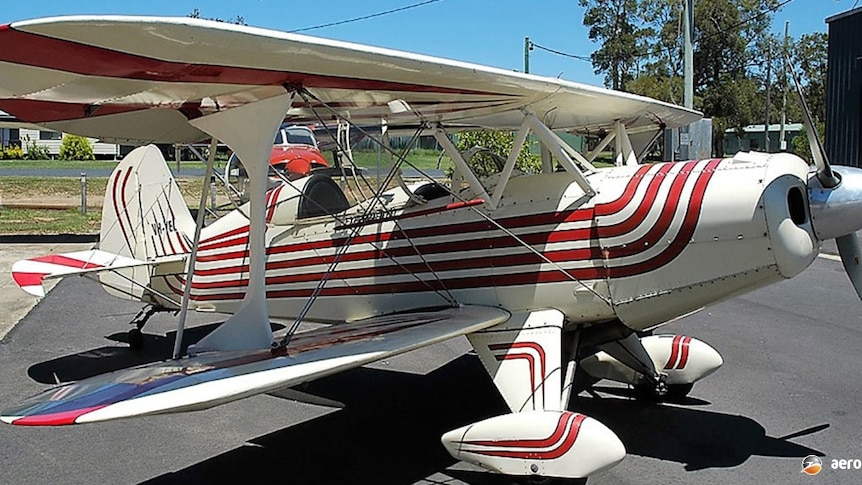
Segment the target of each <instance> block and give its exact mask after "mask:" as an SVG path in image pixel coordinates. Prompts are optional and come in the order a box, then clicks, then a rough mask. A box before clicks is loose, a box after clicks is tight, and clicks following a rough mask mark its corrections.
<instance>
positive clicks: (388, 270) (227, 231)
mask: <svg viewBox="0 0 862 485" xmlns="http://www.w3.org/2000/svg"><path fill="white" fill-rule="evenodd" d="M807 176H808V166H807V165H806V164H805V163H804V162H803V161H802V160H800V159H799V158H797V157H795V156H792V155H786V154H779V155H772V156H770V155H761V154H739V155H738V156H737V157H735V158H729V159H724V160H719V159H716V160H703V161H688V162H677V163H662V164H654V165H641V166H635V167H616V168H608V169H602V170H599V171H597V172H596V173H593V174H591V175H589V177H588V179H589V181H590V184H591V185H592V186H593V187H595V188H596V192H597V195H596V196H594V197H592V198H587V197H585V196H584V192H583V191H582V190H581V189H580V187H579V186H578V185H577V184H576V183H575V182H574V181H573V179H572V177H571V176H570V175H569V174H567V173H565V172H557V173H550V174H538V175H520V176H515V177H512V178H511V180H509V182H508V185H507V186H506V189H505V192H504V195H503V197H502V199H501V200H500V203H499V205H498V206H497V208H496V209H495V210H494V211H488V210H487V209H486V208H485V207H484V206H483V205H473V204H476V203H477V202H476V201H475V200H474V194H473V193H470V189H465V190H463V191H462V192H461V193H460V194H459V196H460V198H461V200H460V201H459V200H455V199H454V198H453V197H451V196H447V197H441V198H438V199H434V200H431V201H429V202H428V203H427V204H423V205H414V206H412V207H410V206H409V205H408V204H405V202H406V201H407V198H406V197H405V196H404V193H403V192H402V191H400V189H395V190H393V191H390V192H389V193H388V195H389V197H387V200H389V203H388V204H389V207H387V210H388V212H380V211H374V210H371V211H365V208H366V207H367V206H363V205H361V204H360V205H356V206H353V207H352V208H350V209H347V210H346V211H344V212H341V213H339V214H338V215H337V219H336V218H333V217H332V216H330V215H321V216H317V217H310V218H305V219H297V218H296V204H295V203H292V201H295V200H296V199H297V197H296V195H297V192H296V189H293V188H291V187H289V186H286V185H285V186H283V187H282V188H281V189H274V190H273V191H271V192H270V194H269V196H268V206H269V210H268V212H267V219H268V229H267V232H266V242H267V252H268V257H267V262H266V268H267V271H266V288H267V299H268V307H269V313H270V315H271V316H272V317H274V318H285V319H289V318H293V317H295V316H296V315H298V314H299V313H300V312H301V310H302V308H303V306H304V305H306V302H307V301H308V300H309V298H310V297H312V296H314V297H315V301H314V303H313V304H312V306H311V308H310V311H309V312H308V314H307V316H306V319H307V320H311V321H352V320H357V319H362V318H366V317H369V316H372V315H378V314H386V313H392V312H397V311H402V310H406V309H410V308H417V307H435V306H441V305H447V304H450V302H451V301H457V302H460V303H470V304H482V305H491V306H499V307H502V308H505V309H507V310H509V311H512V312H515V311H522V310H528V309H535V308H556V309H559V310H561V311H562V312H563V313H564V314H565V315H566V318H567V321H568V323H583V322H597V321H604V320H610V319H614V318H619V319H620V320H622V321H623V322H624V323H625V324H626V325H628V326H630V327H632V328H635V329H643V328H648V327H652V326H655V325H658V324H661V323H663V322H666V321H668V320H670V319H672V318H674V317H677V316H680V315H684V314H686V313H689V312H691V311H694V310H697V309H699V308H702V307H703V306H705V305H708V304H710V303H714V302H716V301H719V300H722V299H725V298H728V297H731V296H734V295H737V294H740V293H742V292H746V291H750V290H752V289H755V288H758V287H761V286H764V285H767V284H770V283H773V282H775V281H779V280H781V279H783V278H789V277H792V276H794V275H795V274H797V273H799V272H800V271H802V270H803V269H804V268H805V267H807V266H808V264H810V262H811V261H813V259H814V257H815V256H816V254H817V252H818V250H819V243H818V242H817V239H816V238H815V237H814V233H813V230H812V228H811V223H810V217H809V216H808V208H807V198H806V197H807V196H806V188H805V181H806V178H807ZM489 190H490V188H489ZM587 199H588V200H587ZM471 200H474V202H473V204H471V203H464V201H471ZM474 207H475V208H476V209H478V211H482V212H483V213H485V214H487V216H489V217H490V218H493V221H494V222H492V221H491V220H490V219H489V218H485V217H483V216H481V215H480V214H478V213H477V212H476V211H475V210H474ZM393 219H394V220H393ZM497 224H499V226H497ZM247 244H248V219H247V218H246V217H245V215H244V214H243V212H242V211H241V210H238V211H234V212H232V213H230V214H228V215H227V216H225V217H223V218H221V219H219V220H218V221H216V222H214V223H213V224H211V225H210V226H208V227H206V228H205V229H204V231H203V233H202V239H201V244H200V251H199V253H198V261H197V264H196V266H195V276H194V280H193V285H192V293H191V299H192V305H193V307H194V308H196V309H198V310H210V311H216V312H224V313H232V312H234V311H236V309H237V308H238V305H239V303H240V301H241V300H242V298H243V297H244V295H245V287H246V285H247V276H248V274H247V272H248V261H247V257H248V253H247ZM183 283H184V278H183V276H182V275H170V276H165V277H163V278H162V279H161V281H159V280H158V279H154V280H153V285H154V286H156V287H161V288H160V289H162V290H163V291H165V292H167V293H169V294H171V293H173V294H176V295H181V294H182V291H183ZM395 295H397V296H399V297H398V298H395V297H394V296H395ZM162 303H164V302H162Z"/></svg>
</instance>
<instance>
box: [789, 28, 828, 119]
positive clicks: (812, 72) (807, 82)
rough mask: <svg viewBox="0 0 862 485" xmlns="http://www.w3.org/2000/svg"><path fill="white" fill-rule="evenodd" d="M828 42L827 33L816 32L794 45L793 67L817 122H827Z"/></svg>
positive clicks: (804, 36) (806, 35)
mask: <svg viewBox="0 0 862 485" xmlns="http://www.w3.org/2000/svg"><path fill="white" fill-rule="evenodd" d="M827 43H828V42H827V36H826V34H825V33H822V32H815V33H813V34H805V35H803V36H802V37H800V38H799V41H798V42H796V45H795V46H794V47H793V55H792V60H793V65H792V67H793V68H794V69H796V75H797V76H799V77H800V82H801V83H802V92H803V94H804V95H805V102H806V103H807V104H808V108H809V109H811V116H812V117H813V118H814V120H815V123H817V122H820V123H825V122H826V58H827ZM822 134H823V133H821V135H822Z"/></svg>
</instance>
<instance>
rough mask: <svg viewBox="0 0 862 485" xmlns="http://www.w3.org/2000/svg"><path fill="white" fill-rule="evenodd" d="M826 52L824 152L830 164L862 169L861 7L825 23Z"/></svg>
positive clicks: (831, 18)
mask: <svg viewBox="0 0 862 485" xmlns="http://www.w3.org/2000/svg"><path fill="white" fill-rule="evenodd" d="M826 23H827V24H829V48H828V56H827V62H828V66H829V74H828V76H827V79H826V140H825V144H826V146H825V149H826V153H827V155H828V156H829V160H830V162H832V163H835V164H838V165H852V166H855V167H859V166H862V153H860V151H862V116H860V114H862V7H860V8H856V9H853V10H850V11H847V12H844V13H841V14H838V15H835V16H832V17H829V18H828V19H826Z"/></svg>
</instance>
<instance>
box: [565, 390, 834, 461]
mask: <svg viewBox="0 0 862 485" xmlns="http://www.w3.org/2000/svg"><path fill="white" fill-rule="evenodd" d="M573 407H574V409H576V410H578V411H580V412H583V413H584V414H587V415H588V416H591V417H593V418H596V419H598V420H599V421H601V422H602V423H604V424H605V425H606V426H607V427H608V428H610V429H611V430H613V431H614V433H616V434H617V436H619V437H620V440H622V442H623V443H624V444H625V446H626V451H627V452H628V453H629V454H633V455H639V456H646V457H652V458H658V459H660V460H664V461H673V462H677V463H681V464H683V465H684V466H685V469H686V470H689V471H693V470H701V469H704V468H728V467H734V466H738V465H741V464H742V463H744V462H745V461H746V460H748V459H749V458H750V457H751V456H753V455H758V456H766V457H782V458H788V457H796V458H804V457H805V456H808V455H818V456H824V455H823V453H822V452H820V451H817V450H814V449H812V448H808V447H806V446H803V445H799V444H796V443H793V442H791V441H788V439H789V438H791V437H799V436H803V435H807V434H812V433H816V432H819V431H821V430H823V429H826V428H828V427H829V425H828V424H825V425H818V426H813V427H811V428H808V429H807V430H802V431H799V432H796V433H793V434H791V435H788V436H787V437H772V436H768V435H767V434H766V430H765V429H764V428H763V426H761V425H760V423H758V422H757V421H755V420H753V419H751V418H747V417H745V416H739V415H732V414H724V413H718V412H715V411H705V410H700V409H690V408H685V407H680V406H671V405H667V404H650V403H643V402H640V401H635V400H631V399H620V398H616V397H612V398H596V397H583V396H578V397H576V398H575V399H574V403H573Z"/></svg>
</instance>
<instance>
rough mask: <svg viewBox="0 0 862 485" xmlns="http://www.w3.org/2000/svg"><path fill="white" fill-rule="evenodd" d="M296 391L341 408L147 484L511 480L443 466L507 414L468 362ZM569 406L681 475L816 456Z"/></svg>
mask: <svg viewBox="0 0 862 485" xmlns="http://www.w3.org/2000/svg"><path fill="white" fill-rule="evenodd" d="M301 390H302V391H304V392H307V393H311V394H315V395H318V396H322V397H325V398H327V399H332V400H335V401H340V402H343V403H345V404H346V407H345V408H344V409H341V410H339V411H336V412H332V413H329V414H326V415H324V416H321V417H318V418H315V419H311V420H309V421H306V422H303V423H300V424H297V425H295V426H291V427H288V428H283V429H280V430H278V431H274V432H272V433H269V434H267V435H263V436H260V437H257V438H255V439H253V440H251V441H249V442H248V443H246V444H245V445H243V446H241V447H239V448H236V449H233V450H230V451H227V452H225V453H222V454H220V455H217V456H214V457H212V458H209V459H207V460H205V461H202V462H199V463H196V464H193V465H191V466H189V467H187V468H184V469H182V470H179V471H176V472H172V473H167V474H165V475H161V476H159V477H155V478H153V479H151V480H148V481H147V482H145V483H147V484H152V485H158V484H168V483H184V484H188V483H211V482H216V481H227V482H233V481H243V482H274V481H283V480H286V479H288V478H289V479H290V481H292V482H294V483H414V482H416V481H419V480H423V479H426V477H431V476H434V475H436V477H435V478H439V477H440V476H441V475H445V477H443V478H442V479H441V480H442V481H444V482H445V481H448V480H449V479H457V480H461V481H463V482H465V483H471V484H475V485H503V484H509V483H514V482H513V480H512V478H510V477H504V476H500V475H496V474H493V473H490V472H487V473H486V472H483V471H481V470H476V471H474V470H461V469H457V468H455V469H447V468H448V467H451V466H452V465H454V464H455V463H456V461H455V460H454V459H453V458H451V457H450V456H449V455H448V454H447V453H446V451H445V450H444V449H443V447H442V446H441V445H440V436H441V435H442V434H443V433H444V432H446V431H448V430H451V429H454V428H457V427H459V426H463V425H465V424H468V423H471V422H475V421H479V420H481V419H485V418H487V417H491V416H495V415H498V414H502V413H505V412H507V408H506V406H505V404H504V403H503V401H502V399H501V398H500V397H499V394H498V393H497V391H496V389H495V388H494V386H493V384H492V383H491V381H490V379H488V376H487V374H485V371H484V370H483V368H482V366H481V364H480V363H479V361H478V359H477V358H476V357H475V356H472V355H464V356H462V357H459V358H458V359H455V360H453V361H451V362H449V363H448V364H446V365H444V366H442V367H440V368H439V369H436V370H435V371H433V372H431V373H429V374H427V375H424V376H423V375H415V374H408V373H402V372H396V371H387V370H379V369H368V368H359V369H354V370H352V371H348V372H345V373H342V374H339V375H336V376H333V377H329V378H326V379H321V380H319V381H316V382H313V383H311V384H309V385H307V386H304V387H303V388H302V389H301ZM574 407H575V409H577V410H578V411H581V412H584V413H586V414H588V415H590V416H593V417H596V418H598V419H599V420H601V421H602V422H604V423H605V424H606V425H608V426H609V427H610V428H611V429H613V430H614V431H615V432H616V433H617V434H618V435H619V436H620V438H621V439H622V441H623V443H625V445H626V448H627V450H628V452H629V453H630V454H634V455H641V456H648V457H654V458H658V459H660V460H666V461H673V462H678V463H682V464H684V465H685V468H686V470H697V469H703V468H714V467H720V468H721V467H732V466H736V465H739V464H741V463H743V462H745V461H746V460H747V459H748V458H749V457H751V456H752V455H761V456H772V457H804V456H806V455H809V454H820V453H819V452H818V451H816V450H812V449H810V448H807V447H805V446H802V445H797V444H795V443H791V442H789V441H787V438H774V437H770V436H767V435H766V431H765V430H764V428H763V426H761V425H760V424H759V423H757V422H756V421H754V420H752V419H749V418H746V417H743V416H733V415H728V414H722V413H716V412H711V411H703V410H692V409H686V408H681V407H676V406H666V405H660V404H658V405H657V404H643V403H640V402H636V401H632V400H625V399H619V398H588V397H578V398H576V400H575V406H574ZM820 429H823V427H819V428H817V429H810V430H803V431H800V432H798V433H794V435H792V436H800V435H804V434H809V433H812V432H816V431H819V430H820ZM792 436H791V437H792ZM446 477H448V478H446Z"/></svg>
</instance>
